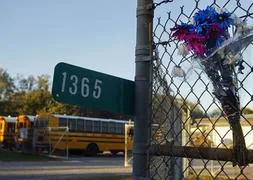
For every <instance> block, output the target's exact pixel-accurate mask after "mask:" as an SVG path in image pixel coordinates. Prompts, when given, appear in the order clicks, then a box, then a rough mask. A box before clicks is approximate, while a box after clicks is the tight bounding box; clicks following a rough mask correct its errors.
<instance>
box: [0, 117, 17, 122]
mask: <svg viewBox="0 0 253 180" xmlns="http://www.w3.org/2000/svg"><path fill="white" fill-rule="evenodd" d="M1 117H3V118H4V119H5V120H6V122H8V123H15V122H16V119H17V117H12V116H1Z"/></svg>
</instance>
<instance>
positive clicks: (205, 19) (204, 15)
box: [193, 6, 218, 25]
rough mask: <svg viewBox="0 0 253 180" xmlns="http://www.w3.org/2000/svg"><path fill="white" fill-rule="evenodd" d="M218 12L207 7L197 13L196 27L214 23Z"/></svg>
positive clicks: (195, 18)
mask: <svg viewBox="0 0 253 180" xmlns="http://www.w3.org/2000/svg"><path fill="white" fill-rule="evenodd" d="M217 14H218V13H217V12H216V11H215V9H214V8H213V7H211V6H207V8H206V9H204V10H200V11H199V12H197V13H196V14H195V15H194V16H193V19H194V21H195V23H196V25H199V24H203V23H212V22H213V21H214V19H215V17H216V16H217Z"/></svg>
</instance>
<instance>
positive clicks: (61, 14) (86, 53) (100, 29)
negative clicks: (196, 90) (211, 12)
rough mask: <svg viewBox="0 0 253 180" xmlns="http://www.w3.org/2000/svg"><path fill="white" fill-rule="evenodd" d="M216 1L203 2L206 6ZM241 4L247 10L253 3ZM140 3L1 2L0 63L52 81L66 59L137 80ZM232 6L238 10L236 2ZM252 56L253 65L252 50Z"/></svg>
mask: <svg viewBox="0 0 253 180" xmlns="http://www.w3.org/2000/svg"><path fill="white" fill-rule="evenodd" d="M155 2H161V1H155ZM191 2H193V0H190V1H187V2H186V1H185V0H177V1H173V3H172V4H170V5H162V6H159V7H157V9H156V11H155V13H156V15H155V19H156V18H157V17H160V16H162V17H165V18H163V19H162V20H163V21H166V20H167V12H169V11H171V10H173V13H171V17H172V18H173V19H176V18H177V16H178V15H179V14H180V7H182V6H185V8H184V9H185V11H186V13H187V14H189V13H190V12H192V11H193V10H194V9H195V6H192V4H191ZM194 2H195V1H194ZM212 2H213V0H202V1H200V2H199V3H198V4H199V7H200V8H205V7H206V6H207V5H208V4H212ZM222 2H223V1H219V3H222ZM240 2H241V5H242V7H244V8H245V7H246V8H247V7H251V6H250V5H251V4H252V2H250V1H246V0H241V1H240ZM224 3H225V2H224ZM225 4H226V3H225ZM136 6H137V0H127V1H126V0H120V1H119V0H109V1H105V0H100V1H92V0H89V1H88V0H37V1H36V0H22V1H21V0H0V22H1V27H0V67H2V68H4V69H5V70H6V71H7V72H8V73H9V74H11V76H12V77H15V76H16V75H17V74H21V75H23V76H24V77H27V76H29V75H33V76H35V77H36V76H38V75H43V74H48V75H50V76H51V81H52V80H53V73H54V67H55V66H56V65H57V64H58V63H59V62H66V63H69V64H73V65H76V66H80V67H84V68H86V69H91V70H95V71H99V72H103V73H106V74H110V75H114V76H117V77H121V78H125V79H129V80H134V75H135V44H136ZM227 6H228V7H230V6H231V9H233V7H235V6H236V0H231V1H230V3H229V4H228V5H227ZM250 12H252V7H251V9H250ZM237 13H239V14H237V15H238V16H240V15H241V14H242V15H244V14H245V11H243V10H241V9H240V8H238V9H237ZM251 20H252V19H251ZM252 21H253V20H252ZM252 21H251V22H250V23H253V22H252ZM247 54H248V55H247V56H246V57H245V58H248V59H249V60H247V61H248V62H249V64H250V65H252V64H253V60H252V58H251V57H252V55H253V51H252V48H251V51H249V52H248V53H247ZM192 77H193V76H192ZM193 78H194V77H193ZM246 81H248V82H246ZM250 81H251V78H248V79H247V80H245V82H246V83H245V84H246V85H247V86H248V87H247V88H248V89H249V90H250V91H251V90H253V89H252V87H251V85H250V83H249V82H250ZM248 98H249V97H248V96H247V98H246V102H248Z"/></svg>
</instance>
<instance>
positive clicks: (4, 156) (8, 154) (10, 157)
mask: <svg viewBox="0 0 253 180" xmlns="http://www.w3.org/2000/svg"><path fill="white" fill-rule="evenodd" d="M48 160H52V158H49V157H44V156H40V155H34V154H24V153H21V152H12V151H3V150H0V161H5V162H6V161H48Z"/></svg>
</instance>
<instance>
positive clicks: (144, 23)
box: [133, 0, 153, 180]
mask: <svg viewBox="0 0 253 180" xmlns="http://www.w3.org/2000/svg"><path fill="white" fill-rule="evenodd" d="M152 32H153V0H137V34H136V50H135V119H134V148H133V179H134V180H135V179H136V180H140V179H148V177H149V174H148V172H149V164H148V146H149V138H150V117H151V96H152V84H151V82H152V59H153V49H152V43H153V38H152Z"/></svg>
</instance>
